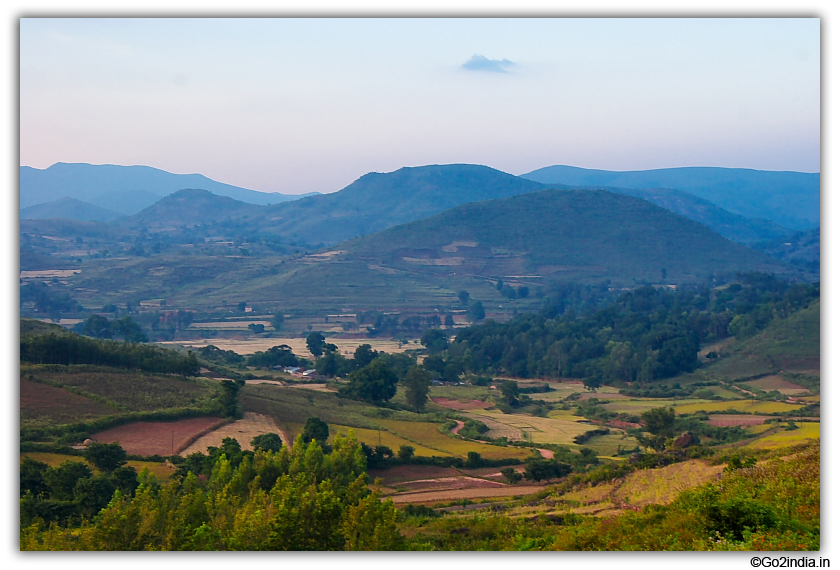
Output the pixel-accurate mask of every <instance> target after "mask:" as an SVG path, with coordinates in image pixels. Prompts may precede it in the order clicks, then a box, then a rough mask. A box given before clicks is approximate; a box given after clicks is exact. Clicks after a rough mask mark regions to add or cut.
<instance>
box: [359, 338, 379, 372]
mask: <svg viewBox="0 0 840 570" xmlns="http://www.w3.org/2000/svg"><path fill="white" fill-rule="evenodd" d="M378 355H379V353H378V352H377V351H375V350H371V346H370V345H369V344H360V345H359V346H357V347H356V352H354V353H353V365H354V366H355V368H356V369H357V370H358V369H359V368H364V367H365V366H367V365H368V364H370V363H371V362H373V360H374V359H375V358H376V357H377V356H378Z"/></svg>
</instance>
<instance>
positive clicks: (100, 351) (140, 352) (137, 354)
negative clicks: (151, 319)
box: [20, 333, 199, 376]
mask: <svg viewBox="0 0 840 570" xmlns="http://www.w3.org/2000/svg"><path fill="white" fill-rule="evenodd" d="M20 360H21V362H31V363H33V364H63V365H65V366H66V365H71V364H95V365H97V366H112V367H115V368H133V369H140V370H144V371H146V372H159V373H164V374H181V375H183V376H197V375H198V372H199V365H198V359H197V358H196V356H195V354H194V353H193V352H192V351H189V352H187V354H186V355H183V354H180V353H178V352H176V351H174V350H168V349H165V348H160V347H157V346H147V345H139V344H129V343H125V342H117V341H111V340H98V339H92V338H87V337H83V336H79V335H76V334H54V333H50V334H48V335H34V336H26V337H22V338H21V339H20Z"/></svg>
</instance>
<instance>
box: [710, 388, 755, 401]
mask: <svg viewBox="0 0 840 570" xmlns="http://www.w3.org/2000/svg"><path fill="white" fill-rule="evenodd" d="M703 389H704V390H709V391H710V392H712V393H713V394H714V395H715V396H720V397H721V398H723V399H725V400H741V399H743V398H744V397H745V396H746V394H744V393H743V392H740V393H735V392H733V391H732V390H727V389H726V388H724V387H723V386H707V387H704V388H703Z"/></svg>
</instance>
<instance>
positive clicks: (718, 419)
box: [706, 414, 772, 427]
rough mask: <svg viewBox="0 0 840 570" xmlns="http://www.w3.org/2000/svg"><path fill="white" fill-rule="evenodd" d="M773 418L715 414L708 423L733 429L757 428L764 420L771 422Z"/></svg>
mask: <svg viewBox="0 0 840 570" xmlns="http://www.w3.org/2000/svg"><path fill="white" fill-rule="evenodd" d="M770 418H772V416H753V415H747V414H715V415H713V416H709V420H708V422H706V423H708V424H709V425H710V426H714V427H732V426H743V427H750V426H757V425H760V424H763V423H764V420H769V419H770Z"/></svg>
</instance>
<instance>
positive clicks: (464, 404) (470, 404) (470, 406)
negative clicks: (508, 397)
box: [431, 398, 493, 410]
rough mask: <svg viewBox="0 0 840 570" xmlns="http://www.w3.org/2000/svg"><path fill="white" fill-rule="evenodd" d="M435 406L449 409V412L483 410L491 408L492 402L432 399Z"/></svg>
mask: <svg viewBox="0 0 840 570" xmlns="http://www.w3.org/2000/svg"><path fill="white" fill-rule="evenodd" d="M431 400H432V401H433V402H434V403H435V404H437V405H439V406H443V407H444V408H449V409H451V410H479V409H481V410H484V409H487V408H492V407H493V403H492V402H482V401H481V400H466V401H461V400H450V399H449V398H432V399H431Z"/></svg>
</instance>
